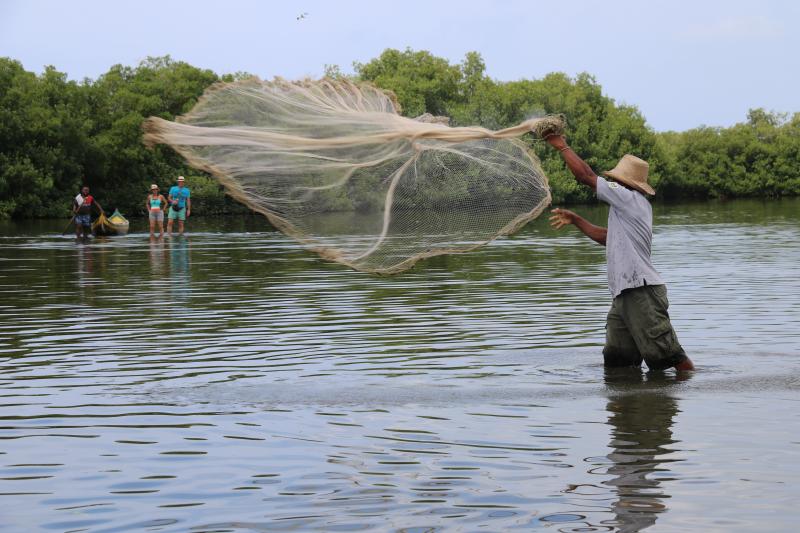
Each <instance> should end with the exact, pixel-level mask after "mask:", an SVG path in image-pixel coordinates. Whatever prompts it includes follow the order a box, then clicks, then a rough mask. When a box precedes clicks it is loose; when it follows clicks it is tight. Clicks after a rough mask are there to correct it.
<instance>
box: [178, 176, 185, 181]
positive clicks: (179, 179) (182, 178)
mask: <svg viewBox="0 0 800 533" xmlns="http://www.w3.org/2000/svg"><path fill="white" fill-rule="evenodd" d="M185 179H186V178H184V177H183V176H178V181H184V180H185Z"/></svg>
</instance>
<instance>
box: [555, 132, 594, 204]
mask: <svg viewBox="0 0 800 533" xmlns="http://www.w3.org/2000/svg"><path fill="white" fill-rule="evenodd" d="M545 140H546V141H547V142H548V144H550V146H552V147H553V148H555V149H556V150H558V151H559V152H560V153H561V157H563V158H564V162H565V163H566V164H567V168H569V170H570V172H572V174H573V175H574V176H575V179H577V180H578V181H579V182H581V183H583V184H584V185H586V186H587V187H591V189H592V190H593V191H596V190H597V174H595V173H594V170H592V167H590V166H589V165H587V164H586V161H584V160H583V159H581V158H580V157H579V156H578V154H576V153H575V152H574V151H572V148H570V147H569V145H568V144H567V139H566V138H565V137H564V136H563V135H551V136H549V137H548V138H547V139H545Z"/></svg>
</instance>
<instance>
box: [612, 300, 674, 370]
mask: <svg viewBox="0 0 800 533" xmlns="http://www.w3.org/2000/svg"><path fill="white" fill-rule="evenodd" d="M668 308H669V301H668V300H667V287H666V285H645V286H644V287H637V288H635V289H626V290H624V291H622V293H621V294H620V295H619V296H617V297H616V298H614V302H613V303H612V304H611V309H610V310H609V312H608V318H607V319H606V345H605V348H603V358H604V360H605V364H606V365H607V366H639V365H641V364H642V360H644V362H645V363H647V367H648V368H649V369H650V370H661V369H664V368H670V367H673V366H675V365H677V364H679V363H681V362H682V361H683V360H684V359H686V352H684V351H683V348H682V347H681V344H680V343H679V342H678V336H677V335H676V334H675V330H674V329H673V328H672V323H671V322H670V321H669V313H668V312H667V309H668Z"/></svg>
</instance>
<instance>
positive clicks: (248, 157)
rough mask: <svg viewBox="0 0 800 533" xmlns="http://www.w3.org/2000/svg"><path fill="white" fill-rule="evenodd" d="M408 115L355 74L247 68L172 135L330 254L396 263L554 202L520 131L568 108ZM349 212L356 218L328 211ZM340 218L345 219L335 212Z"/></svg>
mask: <svg viewBox="0 0 800 533" xmlns="http://www.w3.org/2000/svg"><path fill="white" fill-rule="evenodd" d="M446 121H447V119H441V118H440V117H433V116H431V115H427V114H426V115H423V116H421V117H418V118H417V119H410V118H405V117H402V116H401V115H400V114H399V105H398V104H397V102H396V100H395V98H394V96H393V95H391V94H388V93H386V92H383V91H381V90H380V89H377V88H375V87H372V86H369V85H356V84H354V83H351V82H349V81H345V80H330V79H325V80H320V81H302V82H288V81H285V80H281V79H276V80H274V81H271V82H268V81H261V80H258V79H255V78H253V79H248V80H243V81H239V82H235V83H229V84H218V85H215V86H213V87H211V88H210V89H209V90H208V91H207V92H206V94H205V95H204V96H203V97H202V98H201V99H200V101H199V102H198V103H197V105H196V106H195V107H194V109H192V110H191V112H189V113H188V114H187V115H184V116H182V117H179V118H178V120H177V122H169V121H166V120H163V119H160V118H155V117H151V118H150V119H148V120H147V122H146V123H145V125H144V128H145V142H146V143H147V144H148V145H153V144H157V143H164V144H168V145H170V146H171V147H173V148H174V149H175V150H176V151H178V152H179V153H180V154H182V155H183V156H184V157H185V158H186V159H187V161H188V162H189V163H190V164H191V165H192V166H194V167H196V168H198V169H202V170H205V171H208V172H210V173H211V174H213V175H214V176H216V177H217V178H218V179H219V180H220V182H221V183H222V184H223V185H224V187H225V189H226V192H227V193H228V194H230V195H231V196H233V197H234V198H236V199H237V200H239V201H241V202H242V203H244V204H245V205H247V206H248V207H250V208H251V209H253V210H255V211H257V212H259V213H262V214H264V215H265V216H266V217H267V218H268V219H269V221H270V222H271V223H272V224H273V225H274V226H276V227H277V228H278V229H280V230H281V231H283V232H284V233H286V234H288V235H290V236H292V237H293V238H295V239H297V240H298V241H300V242H301V243H303V244H304V245H306V246H307V247H309V248H311V249H312V250H314V251H315V252H317V253H318V254H320V255H321V256H322V257H324V258H326V259H330V260H333V261H337V262H339V263H343V264H345V265H349V266H351V267H352V268H355V269H357V270H361V271H365V272H377V273H387V274H388V273H396V272H401V271H403V270H406V269H408V268H410V267H411V266H412V265H413V264H414V263H415V262H416V261H418V260H419V259H422V258H424V257H430V256H434V255H440V254H446V253H454V252H464V251H467V250H472V249H474V248H476V247H478V246H480V245H482V244H485V243H487V242H488V241H490V240H492V239H494V238H495V237H497V236H500V235H507V234H510V233H512V232H514V231H516V230H517V229H519V228H520V227H522V226H523V225H524V224H525V223H526V222H528V221H529V220H531V219H533V218H535V217H537V216H538V215H539V214H540V213H541V212H542V210H544V208H545V207H546V206H547V205H548V204H549V203H550V191H549V187H548V183H547V177H546V176H545V174H544V172H543V171H542V168H541V166H540V165H539V161H538V160H537V159H536V156H535V155H533V154H532V153H531V152H530V151H529V150H528V149H527V147H526V146H525V144H524V143H523V142H521V141H520V140H519V139H518V137H520V136H521V135H523V134H524V133H527V132H529V131H533V132H534V134H537V135H539V136H542V135H546V134H549V133H558V132H560V131H562V129H563V121H562V120H561V119H560V118H558V117H543V118H539V119H531V120H528V121H525V122H523V123H522V124H520V125H518V126H515V127H513V128H508V129H505V130H500V131H490V130H487V129H484V128H478V127H468V128H453V127H449V126H447V125H446ZM332 212H334V213H335V212H342V213H348V215H347V216H344V215H340V216H338V217H337V216H324V217H322V216H320V215H321V214H322V213H332ZM337 221H338V222H337Z"/></svg>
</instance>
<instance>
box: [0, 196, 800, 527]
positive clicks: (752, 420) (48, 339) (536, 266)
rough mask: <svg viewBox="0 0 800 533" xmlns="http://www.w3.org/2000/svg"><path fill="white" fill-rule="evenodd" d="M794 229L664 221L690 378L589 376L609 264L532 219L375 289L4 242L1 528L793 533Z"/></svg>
mask: <svg viewBox="0 0 800 533" xmlns="http://www.w3.org/2000/svg"><path fill="white" fill-rule="evenodd" d="M799 208H800V202H798V201H780V202H778V201H776V202H745V201H742V202H729V203H700V204H691V205H684V206H657V207H656V209H655V217H656V220H655V224H656V232H655V241H654V262H655V264H656V267H657V268H658V269H659V271H660V272H661V273H662V275H663V277H664V278H665V279H666V280H667V283H668V287H669V297H670V302H671V313H672V316H673V323H674V325H675V327H676V329H677V331H678V335H679V338H680V340H681V342H682V343H683V345H684V347H685V348H686V350H687V352H688V353H689V354H690V355H691V356H692V358H693V359H694V360H695V362H696V363H697V365H698V367H699V371H698V372H697V373H696V374H694V375H693V376H692V377H691V378H689V379H686V380H678V379H676V377H675V375H674V374H672V373H669V372H667V373H665V374H656V375H653V374H645V373H643V372H635V373H632V372H617V373H606V372H604V370H603V367H602V364H601V360H602V357H601V355H600V349H601V347H602V342H603V324H604V318H605V313H606V312H607V309H608V306H609V304H610V299H609V294H608V291H607V288H606V281H605V265H604V251H603V249H602V248H601V247H599V246H596V245H594V244H593V243H591V242H590V241H588V239H585V238H582V237H581V236H579V235H578V234H577V232H576V231H574V230H570V229H565V230H562V231H561V232H555V231H553V230H551V229H549V228H548V227H547V226H546V224H545V221H544V220H543V219H542V220H539V221H536V222H534V223H532V224H530V225H529V226H527V227H526V228H525V229H524V230H523V231H522V232H521V233H519V234H517V235H515V236H513V237H511V238H507V239H501V240H498V241H496V242H494V243H492V244H491V245H489V246H487V247H485V248H483V249H481V250H479V251H476V252H472V253H469V254H464V255H458V256H445V257H439V258H434V259H431V260H427V261H423V262H421V263H420V264H419V265H418V266H417V267H416V268H415V269H414V270H412V271H410V272H407V273H405V274H402V275H399V276H394V277H377V276H371V275H366V274H361V273H357V272H353V271H351V270H349V269H346V268H344V267H342V266H339V265H335V264H331V263H326V262H323V261H321V260H319V259H317V258H316V256H314V255H312V254H309V253H307V252H305V251H303V250H302V249H301V248H300V247H298V246H297V245H296V244H294V243H293V242H292V241H291V240H289V239H288V238H286V237H284V236H282V235H281V234H279V233H276V232H274V231H272V230H270V229H269V227H268V226H267V225H266V224H265V223H264V222H263V221H262V220H261V219H260V218H256V217H245V218H230V219H194V220H191V221H190V223H189V229H190V232H191V233H190V235H189V236H188V237H185V238H178V237H174V238H172V239H164V240H163V241H154V242H151V241H150V240H149V239H148V237H147V235H146V234H144V233H141V231H143V227H144V221H142V220H133V221H132V233H131V234H129V235H128V236H126V237H122V238H109V239H96V240H94V241H92V242H90V243H88V244H76V242H75V241H74V239H72V238H69V237H61V236H59V235H58V232H59V231H61V229H62V223H63V222H59V221H37V222H25V223H12V222H4V223H2V224H0V369H1V370H2V373H1V374H0V516H2V520H1V521H0V522H2V525H0V528H5V529H6V530H8V531H34V530H43V531H93V532H101V531H102V532H111V531H131V530H132V531H141V530H148V531H276V530H277V531H282V530H293V531H306V530H325V531H351V530H353V531H363V530H392V531H401V530H402V531H436V530H440V529H441V530H448V531H478V530H480V531H513V530H516V529H520V530H530V529H538V528H542V529H544V528H547V530H548V531H641V530H643V529H647V528H651V530H652V531H688V530H692V531H704V532H705V531H750V530H753V531H756V530H757V531H795V530H796V529H797V524H796V516H797V513H796V509H795V507H796V502H797V498H798V496H800V493H798V489H797V487H798V482H800V466H798V461H797V460H796V458H797V456H798V452H800V437H799V436H798V435H800V409H798V407H800V404H798V402H799V401H800V378H798V376H799V375H800V373H798V370H800V349H798V346H799V345H800V299H799V298H798V294H800V282H799V281H798V277H797V275H796V272H795V271H796V265H797V264H798V262H800V209H799ZM580 211H581V212H582V213H584V214H586V215H587V216H588V217H589V218H590V219H592V220H594V221H597V222H602V221H603V220H604V216H605V211H604V210H603V209H601V208H582V209H581V210H580ZM327 223H330V224H332V225H337V226H340V227H342V228H347V227H348V224H347V220H343V219H342V217H341V216H336V215H333V216H331V217H330V219H329V221H328V222H327ZM137 231H138V232H137Z"/></svg>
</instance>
